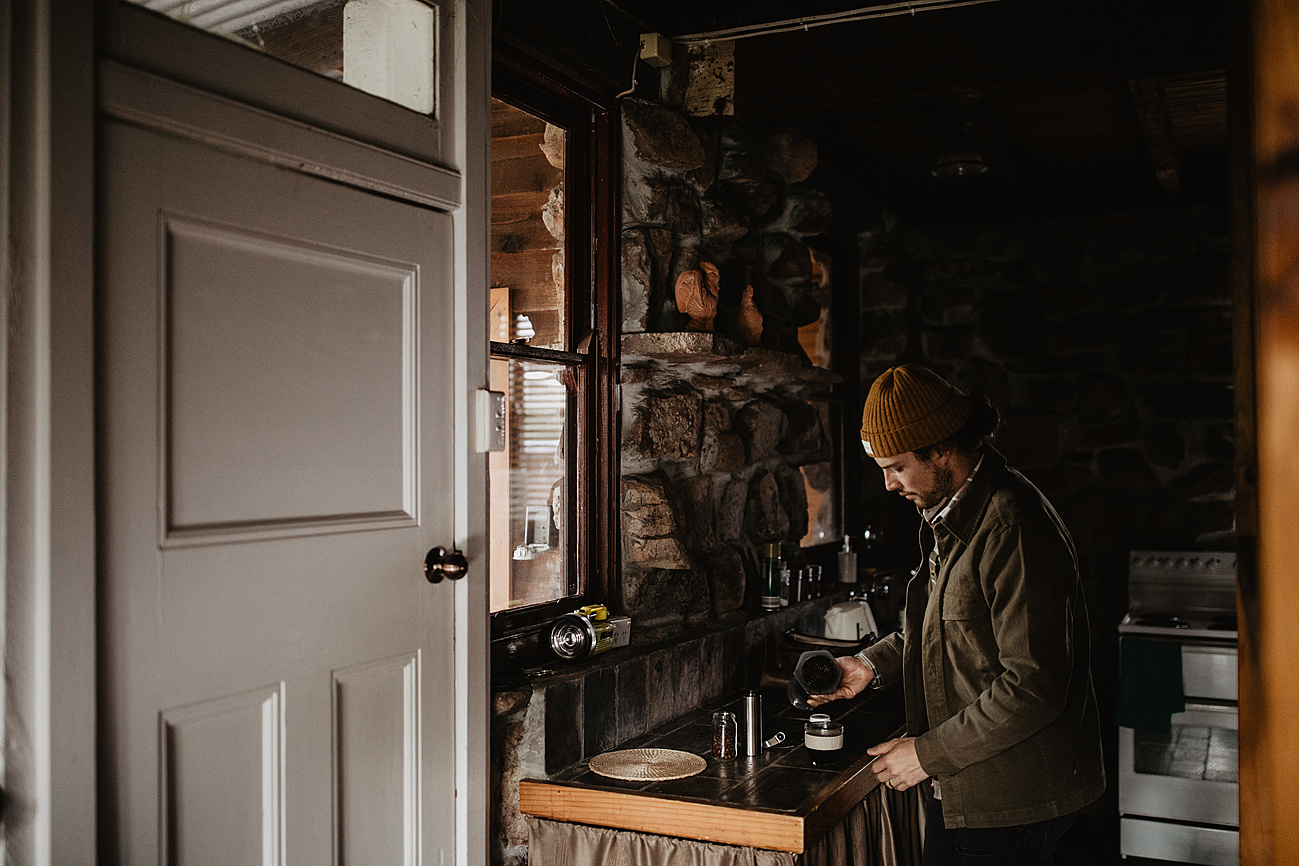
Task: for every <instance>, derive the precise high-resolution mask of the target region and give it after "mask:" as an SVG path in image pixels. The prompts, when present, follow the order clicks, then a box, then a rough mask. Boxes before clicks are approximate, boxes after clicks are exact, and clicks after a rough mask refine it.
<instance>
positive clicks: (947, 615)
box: [942, 588, 991, 622]
mask: <svg viewBox="0 0 1299 866" xmlns="http://www.w3.org/2000/svg"><path fill="white" fill-rule="evenodd" d="M942 604H943V608H942V617H943V621H944V622H959V621H963V620H972V619H985V618H987V617H988V616H989V615H990V613H991V611H989V610H988V605H987V602H985V601H984V600H983V596H981V595H970V594H969V593H964V592H954V591H952V590H951V589H950V588H949V589H948V591H947V592H945V593H943V603H942Z"/></svg>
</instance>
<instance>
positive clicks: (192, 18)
mask: <svg viewBox="0 0 1299 866" xmlns="http://www.w3.org/2000/svg"><path fill="white" fill-rule="evenodd" d="M130 2H134V3H137V4H138V5H140V6H143V7H145V8H147V9H152V10H154V11H155V12H161V13H163V14H164V15H167V16H168V17H170V18H174V19H176V20H177V21H181V22H183V23H185V24H189V25H191V26H193V27H197V28H199V29H201V30H206V31H208V32H210V33H216V34H219V35H221V36H224V37H226V38H228V39H234V40H236V41H239V42H242V43H244V44H245V45H249V46H251V47H253V48H256V49H258V50H260V51H263V52H265V53H267V54H270V55H272V56H274V57H278V58H280V59H281V60H285V61H287V62H289V63H292V64H293V65H295V66H299V67H302V68H303V69H307V70H310V71H312V72H316V73H319V74H321V75H325V76H328V77H330V78H334V79H337V80H339V81H342V82H343V83H344V84H349V85H351V86H353V87H355V88H357V89H358V90H364V91H365V92H366V93H371V94H374V95H375V96H379V97H382V98H383V99H387V100H389V101H391V102H395V103H397V104H398V105H403V106H405V107H406V108H410V109H412V110H414V111H418V112H419V113H421V114H432V113H433V111H434V109H435V108H436V100H435V97H436V87H435V84H436V78H437V76H436V71H437V66H436V59H437V35H438V20H437V10H436V8H434V7H433V6H430V5H428V4H426V3H422V2H420V0H130Z"/></svg>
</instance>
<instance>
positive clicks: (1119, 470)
mask: <svg viewBox="0 0 1299 866" xmlns="http://www.w3.org/2000/svg"><path fill="white" fill-rule="evenodd" d="M1096 468H1097V470H1098V471H1099V473H1100V484H1101V486H1102V487H1104V488H1106V489H1108V490H1126V489H1129V488H1133V487H1138V488H1157V487H1158V486H1159V482H1158V479H1157V478H1156V476H1155V473H1154V470H1152V469H1151V468H1150V463H1149V462H1148V461H1147V460H1146V458H1145V456H1144V455H1143V454H1142V453H1141V452H1140V451H1138V450H1137V449H1135V448H1110V449H1108V450H1105V451H1102V452H1100V454H1098V455H1096Z"/></svg>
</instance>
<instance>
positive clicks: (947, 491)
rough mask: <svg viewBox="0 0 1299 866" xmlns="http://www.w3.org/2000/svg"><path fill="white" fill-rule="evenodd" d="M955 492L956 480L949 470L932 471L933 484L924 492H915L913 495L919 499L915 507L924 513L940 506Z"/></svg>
mask: <svg viewBox="0 0 1299 866" xmlns="http://www.w3.org/2000/svg"><path fill="white" fill-rule="evenodd" d="M955 492H956V480H955V478H954V477H953V476H952V470H950V469H936V470H934V483H933V485H932V486H930V487H928V488H927V489H925V490H917V491H915V495H916V496H919V497H920V501H919V502H917V503H916V507H917V508H919V509H920V510H922V511H924V510H926V509H929V508H933V507H934V506H936V505H940V504H942V503H943V502H945V501H946V500H947V499H948V498H950V497H951V495H952V494H953V493H955Z"/></svg>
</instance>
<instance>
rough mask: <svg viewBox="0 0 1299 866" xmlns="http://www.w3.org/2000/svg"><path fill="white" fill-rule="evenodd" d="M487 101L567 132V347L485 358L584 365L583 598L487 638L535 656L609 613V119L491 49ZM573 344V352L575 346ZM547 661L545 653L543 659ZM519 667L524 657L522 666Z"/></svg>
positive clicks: (533, 611)
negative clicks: (558, 634)
mask: <svg viewBox="0 0 1299 866" xmlns="http://www.w3.org/2000/svg"><path fill="white" fill-rule="evenodd" d="M493 74H494V84H493V95H494V96H495V97H496V98H498V99H500V100H502V101H504V102H508V103H510V104H511V105H515V106H516V107H518V108H522V109H524V110H526V111H528V112H529V113H531V114H533V115H536V116H538V117H541V118H542V119H544V120H547V121H550V122H553V123H556V124H558V125H561V126H564V127H565V128H566V129H569V130H572V131H573V133H574V134H573V135H570V136H569V141H568V149H567V151H566V154H565V167H566V175H567V178H568V182H569V183H570V184H571V185H572V188H571V189H570V192H569V195H568V196H567V197H566V202H565V222H566V230H565V237H566V238H567V239H568V248H567V250H566V256H567V261H568V267H567V268H566V271H565V278H566V280H567V286H566V291H565V299H566V301H565V302H566V312H565V323H566V333H565V339H566V343H567V345H568V346H569V347H570V350H569V351H557V350H553V349H543V348H532V347H528V346H526V345H522V344H507V343H493V344H492V347H491V350H492V354H494V355H497V356H500V357H511V358H529V357H530V358H536V359H538V360H548V361H552V362H556V363H564V364H571V365H573V366H575V367H580V368H581V375H582V376H583V377H584V384H585V386H586V387H585V393H586V395H587V398H588V399H587V401H586V403H585V404H583V405H581V406H577V407H574V408H575V409H576V416H577V419H578V423H577V424H575V425H574V426H575V428H576V429H575V440H574V442H572V443H571V444H572V445H573V447H574V453H578V454H582V455H584V458H585V460H586V464H587V467H588V468H587V472H586V473H576V475H578V476H579V477H577V478H572V479H570V481H571V484H572V485H573V486H572V487H571V488H570V490H569V495H570V496H571V497H572V501H573V502H575V503H578V505H577V508H576V520H574V521H573V525H572V526H571V527H570V529H569V538H568V542H569V544H570V548H569V549H570V550H571V551H573V555H574V557H575V559H574V565H575V567H576V573H578V574H580V575H582V576H583V577H584V579H585V585H586V590H585V592H581V593H575V594H573V595H570V596H568V597H566V598H564V599H562V600H559V601H556V602H552V603H548V604H541V605H535V606H531V607H528V608H522V609H519V610H509V611H499V612H497V613H496V614H493V616H492V635H493V639H494V640H510V641H514V642H516V643H519V642H520V640H521V639H522V640H521V645H525V646H526V647H528V649H527V650H526V651H525V654H526V655H528V656H532V657H534V658H535V657H536V656H537V651H536V648H537V643H538V640H539V633H540V631H541V630H542V629H543V628H544V626H545V625H546V624H548V623H549V622H550V621H551V620H552V619H554V618H555V617H556V616H558V615H559V614H561V613H564V612H567V611H571V610H573V609H575V608H577V607H579V606H581V605H583V604H587V603H592V602H605V603H607V604H610V606H611V607H616V591H617V587H616V580H615V578H614V576H615V575H617V574H618V560H619V545H618V544H617V538H616V531H617V518H616V513H617V512H616V509H617V502H616V496H617V472H618V459H617V458H618V430H617V420H618V418H617V413H616V410H615V391H614V389H615V387H616V382H617V368H618V340H617V323H618V309H617V307H618V304H617V298H618V285H619V283H618V243H617V238H618V235H617V220H616V210H615V205H616V202H617V177H618V162H617V147H616V142H617V140H618V137H617V134H616V133H617V127H616V123H617V120H616V115H615V113H614V112H613V111H611V110H610V108H609V104H608V102H607V100H602V99H601V98H600V97H599V96H598V94H595V93H593V92H592V91H591V90H590V89H589V88H585V87H583V86H582V85H581V84H580V83H579V82H571V81H562V80H560V78H559V77H558V76H557V75H556V74H555V73H554V72H553V71H552V70H542V69H538V68H535V67H532V66H529V65H528V64H527V63H526V62H524V61H523V60H522V59H521V58H520V56H518V55H516V54H512V53H511V52H509V51H508V50H506V51H502V50H501V46H499V45H497V46H496V50H495V52H494V66H493ZM579 347H580V348H579ZM543 655H544V653H543ZM525 663H526V661H525Z"/></svg>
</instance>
